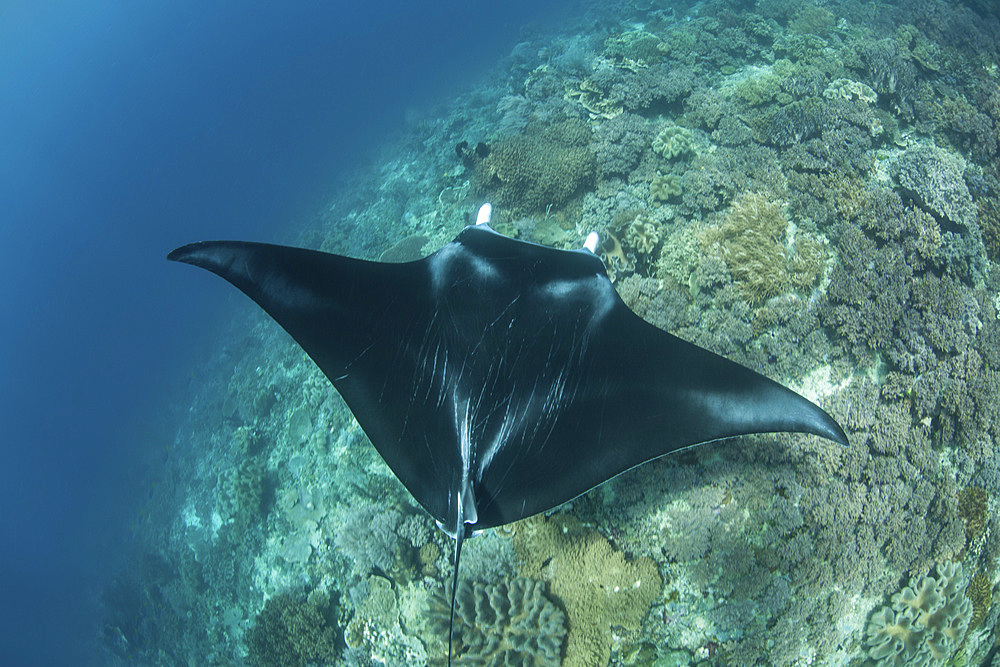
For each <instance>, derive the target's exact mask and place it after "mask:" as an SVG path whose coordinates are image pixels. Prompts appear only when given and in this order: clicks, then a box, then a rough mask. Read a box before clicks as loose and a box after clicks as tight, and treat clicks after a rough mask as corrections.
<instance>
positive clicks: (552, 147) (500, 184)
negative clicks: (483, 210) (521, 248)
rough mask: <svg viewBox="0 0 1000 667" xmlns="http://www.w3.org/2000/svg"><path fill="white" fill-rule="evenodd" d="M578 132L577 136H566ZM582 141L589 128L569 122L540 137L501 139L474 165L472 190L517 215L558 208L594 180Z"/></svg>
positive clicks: (594, 166) (594, 169) (593, 162)
mask: <svg viewBox="0 0 1000 667" xmlns="http://www.w3.org/2000/svg"><path fill="white" fill-rule="evenodd" d="M580 126H582V130H583V131H582V132H572V131H570V130H574V129H581V128H580ZM588 140H589V128H586V126H583V125H582V123H571V121H566V123H563V124H560V125H556V126H553V127H552V128H550V129H549V130H547V131H546V132H544V133H537V134H534V133H529V134H524V135H520V136H516V137H510V138H506V139H502V140H500V141H498V142H497V143H496V144H494V145H491V146H490V152H489V155H487V156H486V157H485V158H483V159H482V160H481V161H480V162H479V163H478V164H477V165H476V183H477V186H478V188H479V189H480V190H482V191H484V192H486V193H488V194H490V195H491V196H493V197H494V198H495V199H494V201H496V202H497V203H498V204H500V205H501V206H505V207H508V208H510V209H512V210H514V211H516V212H519V213H530V212H534V211H543V210H545V209H546V207H549V206H553V207H556V208H558V207H560V206H562V205H563V204H565V203H566V202H567V201H568V200H569V199H570V198H571V197H572V196H573V195H574V194H576V193H577V192H578V191H579V190H581V189H582V188H584V187H586V186H588V185H590V184H591V183H592V182H593V180H594V177H595V176H596V174H597V162H596V160H595V159H594V154H593V152H592V151H591V150H590V148H589V147H588V146H587V145H586V142H587V141H588Z"/></svg>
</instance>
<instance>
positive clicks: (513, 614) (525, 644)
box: [428, 577, 566, 667]
mask: <svg viewBox="0 0 1000 667" xmlns="http://www.w3.org/2000/svg"><path fill="white" fill-rule="evenodd" d="M450 602H451V600H450V595H449V592H448V591H445V590H442V591H441V593H440V594H439V595H436V596H433V597H432V598H431V603H430V608H429V610H428V612H429V614H428V615H429V617H430V625H431V627H432V628H433V629H434V631H435V632H436V633H437V634H438V636H440V637H444V638H446V637H447V636H448V621H449V619H450V615H451V614H450V612H451V605H450ZM565 638H566V616H565V614H563V612H562V610H561V609H559V607H557V606H556V605H555V604H553V603H552V601H551V600H549V598H548V597H546V595H545V584H544V583H542V582H541V581H534V580H532V579H528V578H527V577H515V578H514V579H512V580H511V581H509V582H507V581H500V582H497V583H495V584H486V583H482V582H478V581H476V582H473V581H469V580H468V579H466V580H464V581H461V582H459V585H458V592H457V594H456V595H455V643H454V646H453V652H454V653H453V655H454V660H456V661H457V662H459V663H461V664H475V665H483V666H484V667H505V666H507V665H537V666H538V667H558V666H559V665H560V664H562V646H563V642H564V640H565Z"/></svg>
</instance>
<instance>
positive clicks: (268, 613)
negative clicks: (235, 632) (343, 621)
mask: <svg viewBox="0 0 1000 667" xmlns="http://www.w3.org/2000/svg"><path fill="white" fill-rule="evenodd" d="M335 616H336V614H335V610H332V609H331V604H330V597H329V595H327V594H326V593H325V592H324V591H322V590H320V589H316V590H314V591H312V592H311V593H309V595H308V596H307V597H305V598H302V597H299V596H296V595H292V594H289V593H281V594H279V595H276V596H274V597H272V598H270V599H269V600H268V601H267V602H266V603H265V604H264V608H263V609H262V610H261V611H260V613H259V614H257V618H256V620H255V621H254V624H253V627H251V628H250V630H249V631H248V632H247V638H246V643H247V650H248V652H249V656H248V657H249V658H250V663H251V664H254V665H262V666H263V667H268V666H270V665H275V666H278V665H280V666H281V667H295V666H297V665H313V664H326V663H332V662H333V660H335V658H336V644H337V626H336V625H335V624H334V623H333V622H331V620H330V619H331V618H333V617H335Z"/></svg>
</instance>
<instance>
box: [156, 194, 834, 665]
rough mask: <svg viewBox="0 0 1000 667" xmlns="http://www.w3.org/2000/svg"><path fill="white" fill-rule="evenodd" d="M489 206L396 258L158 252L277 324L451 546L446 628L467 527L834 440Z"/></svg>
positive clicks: (822, 426) (827, 420)
mask: <svg viewBox="0 0 1000 667" xmlns="http://www.w3.org/2000/svg"><path fill="white" fill-rule="evenodd" d="M491 211H492V209H491V207H490V205H489V204H485V205H484V206H483V207H482V208H481V209H480V211H479V216H478V218H477V221H476V224H474V225H471V226H469V227H466V228H465V229H464V230H463V231H462V232H461V233H460V234H459V235H458V236H457V237H456V238H455V240H454V241H452V242H451V243H449V244H447V245H445V246H444V247H443V248H441V249H440V250H438V251H437V252H435V253H433V254H432V255H430V256H428V257H425V258H423V259H420V260H417V261H413V262H406V263H396V264H393V263H383V262H372V261H366V260H361V259H353V258H350V257H343V256H339V255H333V254H329V253H325V252H319V251H315V250H306V249H300V248H291V247H286V246H278V245H268V244H262V243H248V242H239V241H210V242H202V243H194V244H191V245H186V246H183V247H180V248H177V249H176V250H174V251H173V252H171V253H170V254H169V255H168V256H167V258H168V259H170V260H175V261H179V262H185V263H188V264H193V265H195V266H200V267H202V268H204V269H207V270H209V271H211V272H213V273H215V274H217V275H219V276H221V277H222V278H225V279H226V280H227V281H229V282H230V283H232V284H233V285H235V286H236V287H237V288H239V289H240V290H242V291H243V292H244V293H245V294H246V295H247V296H249V297H250V298H251V299H253V300H254V301H255V302H257V304H258V305H260V307H261V308H263V309H264V310H265V311H266V312H267V313H268V314H269V315H270V316H271V317H272V318H273V319H274V320H275V321H276V322H277V323H278V324H280V325H281V326H282V327H283V328H284V329H285V330H286V331H287V332H288V333H289V334H290V335H291V336H292V338H294V339H295V341H296V342H297V343H298V344H299V345H301V346H302V348H303V349H304V350H305V352H306V353H307V354H308V355H309V356H310V357H311V358H312V359H313V361H315V362H316V365H317V366H319V368H320V370H322V372H323V373H324V374H325V375H326V377H327V378H328V379H329V380H330V382H331V383H333V386H334V387H335V388H336V389H337V391H339V392H340V394H341V395H342V396H343V398H344V400H345V402H346V403H347V406H348V407H349V408H350V410H351V412H352V413H354V416H355V417H356V418H357V421H358V423H359V424H360V426H361V428H362V429H363V430H364V432H365V433H366V434H367V436H368V438H369V439H370V440H371V442H372V444H373V445H374V446H375V448H376V449H377V450H378V452H379V454H380V455H381V456H382V458H383V459H385V462H386V463H387V464H388V466H389V468H390V469H391V470H392V472H393V473H394V474H395V475H396V477H398V478H399V480H400V481H401V482H402V483H403V486H405V487H406V489H407V490H408V491H409V492H410V493H411V494H412V495H413V497H414V499H416V501H417V502H418V503H419V504H420V505H421V506H422V507H423V508H424V509H425V510H426V511H427V513H428V514H430V515H431V516H432V517H433V518H434V520H435V521H436V522H437V524H438V526H439V527H440V528H442V529H443V530H444V531H445V532H446V533H447V534H448V535H450V536H451V537H452V538H453V539H454V540H455V549H454V567H453V573H452V580H451V585H452V590H451V625H452V628H453V625H454V613H455V592H456V589H457V587H458V586H457V584H458V564H459V559H460V557H461V552H462V542H463V540H464V539H466V538H468V537H469V536H471V535H472V534H473V533H474V532H476V531H481V530H484V529H488V528H494V527H496V526H502V525H504V524H508V523H511V522H513V521H517V520H519V519H523V518H525V517H529V516H532V515H534V514H537V513H539V512H543V511H546V510H549V509H552V508H554V507H556V506H558V505H560V504H562V503H565V502H567V501H569V500H571V499H573V498H575V497H577V496H579V495H581V494H583V493H585V492H586V491H588V490H590V489H592V488H594V487H595V486H597V485H599V484H602V483H603V482H606V481H608V480H609V479H611V478H612V477H615V476H617V475H619V474H621V473H623V472H625V471H626V470H629V469H630V468H634V467H635V466H638V465H640V464H642V463H645V462H646V461H650V460H651V459H655V458H658V457H661V456H664V455H665V454H669V453H671V452H676V451H678V450H682V449H685V448H689V447H693V446H695V445H700V444H703V443H707V442H712V441H714V440H720V439H723V438H731V437H734V436H739V435H746V434H751V433H771V432H781V431H786V432H800V433H811V434H814V435H817V436H820V437H823V438H827V439H829V440H832V441H834V442H837V443H840V444H841V445H846V444H847V436H846V435H845V433H844V431H843V429H842V428H841V427H840V426H839V425H838V424H837V422H836V421H834V419H833V418H831V417H830V416H829V415H828V414H827V413H826V412H824V411H823V410H822V409H820V408H819V407H818V406H816V405H815V404H813V403H812V402H810V401H808V400H807V399H805V398H803V397H802V396H800V395H798V394H796V393H795V392H793V391H792V390H790V389H788V388H786V387H784V386H782V385H780V384H778V383H777V382H774V381H773V380H770V379H768V378H766V377H764V376H763V375H761V374H759V373H756V372H754V371H752V370H750V369H748V368H745V367H744V366H741V365H739V364H737V363H734V362H732V361H729V360H727V359H725V358H723V357H721V356H719V355H717V354H714V353H712V352H709V351H708V350H705V349H702V348H700V347H698V346H696V345H693V344H691V343H688V342H686V341H684V340H681V339H680V338H677V337H675V336H673V335H671V334H669V333H666V332H665V331H662V330H660V329H658V328H656V327H654V326H653V325H652V324H649V323H648V322H646V321H645V320H643V319H642V318H640V317H639V316H638V315H636V314H635V313H633V312H632V311H631V310H630V309H629V308H628V306H626V305H625V303H624V302H623V301H622V299H621V298H620V297H619V296H618V294H617V292H615V289H614V287H613V286H612V284H611V281H610V280H609V279H608V274H607V271H606V269H605V266H604V263H603V261H602V260H601V259H600V257H598V256H597V255H596V254H595V249H596V246H597V235H596V234H591V235H590V236H589V237H588V238H587V241H586V243H585V244H584V247H583V248H582V249H579V250H560V249H556V248H550V247H546V246H542V245H537V244H534V243H529V242H525V241H521V240H516V239H512V238H508V237H506V236H503V235H502V234H499V233H497V232H496V231H494V230H493V229H492V228H490V226H489V221H490V216H491ZM452 634H453V629H449V642H448V643H449V648H448V662H449V665H450V664H451V660H452V655H451V653H452Z"/></svg>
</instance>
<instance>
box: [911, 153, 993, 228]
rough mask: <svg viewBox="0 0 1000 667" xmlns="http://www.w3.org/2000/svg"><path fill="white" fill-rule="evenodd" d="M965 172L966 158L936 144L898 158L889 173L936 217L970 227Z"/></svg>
mask: <svg viewBox="0 0 1000 667" xmlns="http://www.w3.org/2000/svg"><path fill="white" fill-rule="evenodd" d="M964 171H965V160H963V159H962V158H961V157H960V156H958V155H955V154H954V153H950V152H948V151H946V150H943V149H941V148H938V147H936V146H917V147H915V148H911V149H909V150H907V151H906V152H904V153H903V154H902V155H901V156H900V157H899V160H898V161H897V162H896V163H895V165H894V166H893V169H892V175H893V177H894V178H895V179H896V181H897V182H898V183H899V187H900V188H901V189H902V191H903V193H905V194H906V195H907V196H909V197H912V198H913V199H914V200H915V201H916V202H917V203H918V204H920V206H923V207H924V208H925V209H927V210H928V211H930V212H931V213H933V214H934V215H935V216H936V217H937V218H938V219H939V220H941V221H942V222H944V221H949V222H951V223H954V224H955V225H958V226H959V227H969V226H970V225H972V224H973V223H974V220H975V215H976V211H975V208H974V207H973V205H972V196H971V195H970V194H969V188H968V187H967V186H966V184H965V179H964V178H963V177H962V174H963V172H964Z"/></svg>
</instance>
